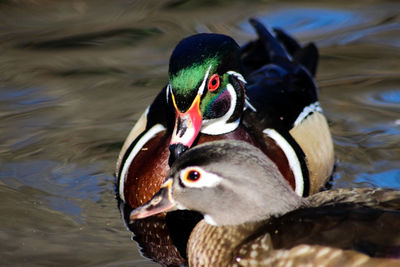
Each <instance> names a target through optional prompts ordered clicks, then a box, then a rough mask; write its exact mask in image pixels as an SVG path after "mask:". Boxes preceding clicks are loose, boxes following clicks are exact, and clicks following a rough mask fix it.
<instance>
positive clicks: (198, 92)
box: [197, 65, 212, 95]
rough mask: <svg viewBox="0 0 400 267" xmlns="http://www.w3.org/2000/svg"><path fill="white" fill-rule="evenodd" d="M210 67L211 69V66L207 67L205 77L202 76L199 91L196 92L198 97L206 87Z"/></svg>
mask: <svg viewBox="0 0 400 267" xmlns="http://www.w3.org/2000/svg"><path fill="white" fill-rule="evenodd" d="M211 67H212V65H210V66H209V67H208V69H207V72H206V75H204V78H203V82H202V83H201V85H200V87H199V90H198V91H197V94H198V95H203V93H204V88H205V87H206V81H207V79H208V75H209V74H210V70H211Z"/></svg>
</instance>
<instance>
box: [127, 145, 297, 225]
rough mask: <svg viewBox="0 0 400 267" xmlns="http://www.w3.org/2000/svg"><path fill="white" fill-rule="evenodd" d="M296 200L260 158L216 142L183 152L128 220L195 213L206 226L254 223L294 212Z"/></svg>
mask: <svg viewBox="0 0 400 267" xmlns="http://www.w3.org/2000/svg"><path fill="white" fill-rule="evenodd" d="M301 204H302V200H301V198H300V197H299V196H297V194H296V193H294V192H293V190H292V189H291V188H290V186H289V184H288V183H287V182H286V180H284V178H283V177H282V175H281V173H280V172H279V170H278V169H277V167H276V165H275V164H274V163H273V162H272V161H271V160H270V159H269V158H267V157H266V156H265V155H264V154H263V152H261V151H260V150H259V149H258V148H255V147H253V146H251V145H249V144H247V143H245V142H242V141H232V140H229V141H228V140H222V141H215V142H209V143H205V144H202V145H199V146H196V147H194V148H192V149H189V150H188V151H187V152H185V155H184V156H182V157H180V158H179V159H177V160H176V161H175V163H174V164H173V165H172V167H171V169H170V172H169V175H168V178H167V179H166V181H165V182H164V184H163V185H162V187H161V189H160V191H159V192H158V193H157V194H156V195H155V196H154V197H153V198H152V199H151V200H150V201H149V202H147V203H146V204H144V205H143V206H141V207H139V208H137V209H135V210H134V211H132V213H131V215H130V219H131V220H133V219H139V218H145V217H148V216H151V215H154V214H158V213H161V212H167V211H172V210H176V209H188V210H195V211H198V212H200V213H202V214H203V215H204V218H205V221H206V222H207V223H209V224H212V225H236V224H241V223H245V222H252V221H260V220H263V219H266V218H268V217H270V216H278V215H281V214H284V213H286V212H289V211H291V210H294V209H296V208H298V207H299V206H300V205H301Z"/></svg>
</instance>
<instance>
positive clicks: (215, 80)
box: [208, 74, 219, 92]
mask: <svg viewBox="0 0 400 267" xmlns="http://www.w3.org/2000/svg"><path fill="white" fill-rule="evenodd" d="M218 87H219V76H218V74H214V75H213V76H211V78H210V80H209V81H208V91H210V92H212V91H215V90H217V89H218Z"/></svg>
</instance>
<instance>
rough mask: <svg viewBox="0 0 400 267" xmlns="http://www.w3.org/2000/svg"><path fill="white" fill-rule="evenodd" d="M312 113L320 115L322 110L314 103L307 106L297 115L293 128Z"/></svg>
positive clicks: (317, 103)
mask: <svg viewBox="0 0 400 267" xmlns="http://www.w3.org/2000/svg"><path fill="white" fill-rule="evenodd" d="M313 112H320V113H322V108H321V106H320V105H319V102H318V101H317V102H314V103H312V104H310V105H308V106H306V107H305V108H304V109H303V111H302V112H301V113H300V114H299V116H298V117H297V119H296V121H295V122H294V124H293V126H297V125H299V124H300V123H301V122H302V121H303V120H304V119H305V118H306V117H307V116H308V115H310V114H311V113H313Z"/></svg>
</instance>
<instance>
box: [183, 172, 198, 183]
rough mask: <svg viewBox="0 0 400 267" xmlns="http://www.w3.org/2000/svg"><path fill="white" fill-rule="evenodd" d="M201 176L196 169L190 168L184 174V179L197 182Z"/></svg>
mask: <svg viewBox="0 0 400 267" xmlns="http://www.w3.org/2000/svg"><path fill="white" fill-rule="evenodd" d="M200 177H201V174H200V172H199V171H197V170H190V171H188V172H187V173H186V175H185V180H187V181H188V182H197V181H198V180H199V179H200Z"/></svg>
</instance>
